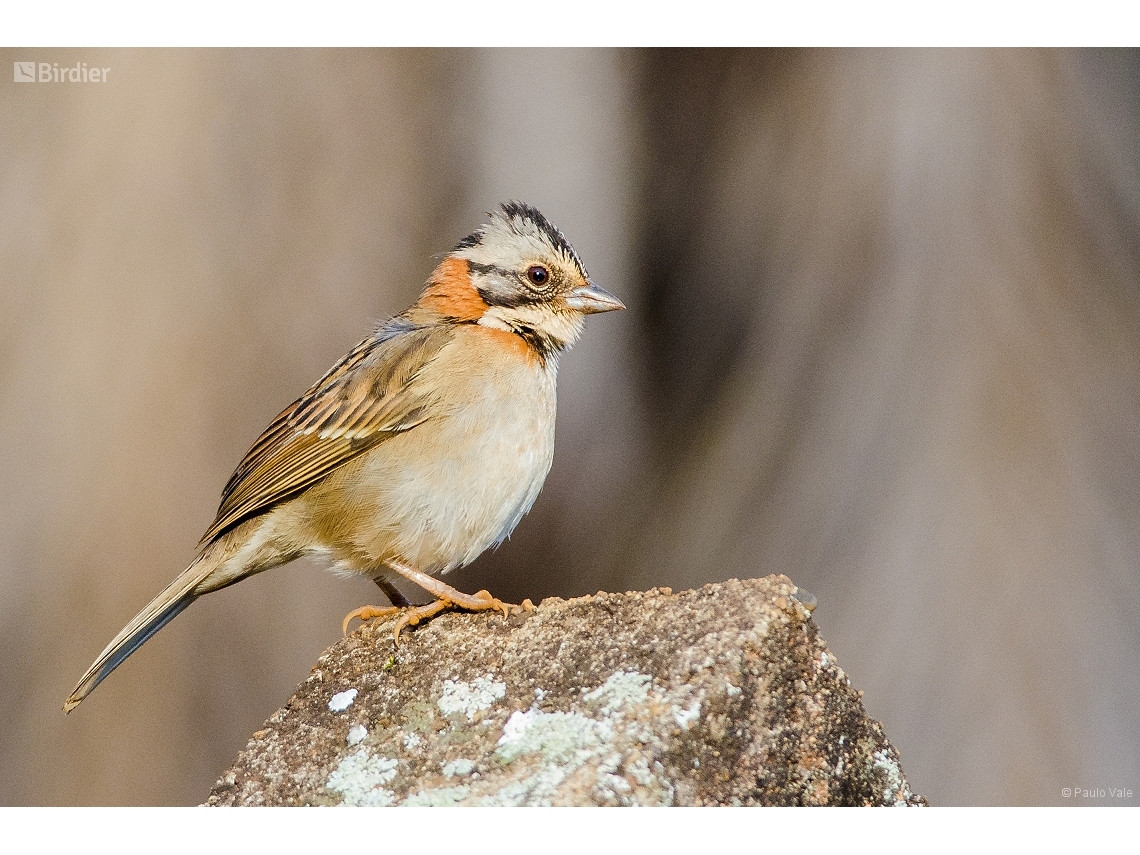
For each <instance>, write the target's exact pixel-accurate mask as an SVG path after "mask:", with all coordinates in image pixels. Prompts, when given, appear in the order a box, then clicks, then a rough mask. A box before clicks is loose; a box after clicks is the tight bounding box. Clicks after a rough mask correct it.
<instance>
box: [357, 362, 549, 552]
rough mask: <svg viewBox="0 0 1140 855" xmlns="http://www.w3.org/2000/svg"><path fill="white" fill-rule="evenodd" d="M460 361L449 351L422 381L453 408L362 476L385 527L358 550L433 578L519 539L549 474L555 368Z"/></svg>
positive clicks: (397, 442)
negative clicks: (517, 531)
mask: <svg viewBox="0 0 1140 855" xmlns="http://www.w3.org/2000/svg"><path fill="white" fill-rule="evenodd" d="M469 351H470V349H469ZM465 355H466V356H467V358H468V359H470V358H471V355H472V354H471V353H470V352H468V353H467V354H465ZM452 356H453V355H451V354H448V353H447V352H446V351H445V352H444V353H441V354H440V357H439V358H437V359H436V360H435V361H434V362H433V363H432V364H431V365H430V366H429V370H430V372H431V374H430V376H425V377H424V380H429V381H431V382H433V383H434V382H438V383H439V384H440V385H441V386H444V387H446V388H447V390H448V395H447V399H448V401H449V402H451V405H450V407H449V408H448V410H446V411H445V412H444V413H443V414H441V415H440V416H438V417H432V418H429V419H428V420H427V421H425V422H424V423H423V424H421V425H419V426H417V427H415V428H413V429H412V430H410V431H408V432H407V433H405V434H401V435H399V436H396V437H393V438H392V439H390V440H387V441H386V442H384V443H382V444H381V445H380V446H378V447H377V449H376V451H375V452H374V453H371V454H369V455H366V462H365V465H364V467H363V468H362V469H361V470H360V472H359V475H358V479H359V480H358V482H357V483H358V484H362V485H368V493H370V494H371V498H372V501H373V502H374V503H375V504H374V508H372V509H370V510H371V512H372V513H374V514H375V515H376V516H375V517H373V518H374V519H377V520H378V521H380V522H382V523H383V525H382V526H381V529H380V530H379V531H374V532H373V533H372V534H371V535H370V536H369V539H368V541H367V542H363V543H361V542H358V543H357V544H355V546H356V548H357V549H361V548H362V549H363V551H365V552H366V553H367V555H368V556H369V557H370V558H371V559H373V560H376V561H383V560H385V559H391V558H395V559H397V560H402V561H403V562H405V563H407V564H408V565H410V566H412V567H414V568H416V569H418V570H421V571H423V572H426V573H446V572H447V571H448V570H453V569H455V568H456V567H461V566H463V565H465V564H468V563H470V562H471V561H474V560H475V559H476V558H477V557H478V556H479V555H480V554H481V553H482V552H484V551H485V550H486V549H488V548H489V547H491V546H495V545H497V544H499V543H500V542H502V541H503V540H504V539H505V538H506V537H507V535H509V534H510V533H511V531H512V530H513V529H514V527H515V526H516V525H517V524H518V522H519V520H520V519H522V517H523V515H524V514H525V513H526V512H527V511H528V510H530V507H531V505H532V504H534V500H535V499H536V498H537V497H538V493H539V490H541V489H542V484H543V481H545V480H546V474H547V472H549V471H550V464H551V462H552V460H553V459H554V421H555V407H556V396H555V371H556V369H555V365H554V364H553V363H551V364H550V365H548V366H546V367H539V366H537V365H535V364H534V363H528V362H526V361H524V360H520V359H518V358H517V356H512V357H511V358H509V359H504V358H502V357H501V356H498V357H496V355H495V354H494V353H492V355H491V358H490V359H488V360H486V361H485V362H484V363H483V364H482V365H480V366H478V368H477V369H474V370H473V368H472V366H471V365H470V364H465V365H462V366H460V365H459V363H458V362H457V360H456V359H455V358H449V357H452ZM460 368H461V370H459V369H460ZM425 375H426V372H425ZM457 376H461V377H463V378H465V379H464V382H463V383H461V384H460V383H456V382H455V380H454V378H455V377H457Z"/></svg>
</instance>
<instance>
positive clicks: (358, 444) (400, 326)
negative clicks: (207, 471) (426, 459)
mask: <svg viewBox="0 0 1140 855" xmlns="http://www.w3.org/2000/svg"><path fill="white" fill-rule="evenodd" d="M453 334H454V331H453V330H452V329H450V327H448V326H427V327H416V326H413V325H411V324H410V323H408V322H406V321H404V320H403V319H402V318H395V319H393V320H392V321H389V322H388V324H386V325H385V326H384V327H383V328H382V329H381V330H380V331H379V332H378V333H377V334H376V335H374V336H371V337H369V338H367V339H365V340H364V341H362V342H361V343H360V344H358V345H357V346H356V347H354V348H353V349H352V351H351V352H349V353H348V355H347V356H345V357H344V358H343V359H341V360H340V362H338V363H337V364H336V365H334V366H333V367H332V368H331V369H330V370H329V372H328V373H327V374H325V376H324V377H322V378H321V379H320V380H318V381H317V382H316V383H315V384H313V386H312V388H310V389H309V391H307V392H306V393H305V394H304V395H302V396H301V397H300V398H299V399H298V400H296V401H294V402H293V403H292V404H290V405H289V406H288V407H286V408H285V410H283V411H282V412H281V414H280V415H279V416H277V418H275V419H274V420H273V423H272V424H270V425H269V427H268V428H266V429H265V431H264V432H263V433H262V434H261V436H260V437H258V439H257V442H255V443H254V444H253V447H252V448H251V449H250V450H249V451H248V452H246V455H245V457H244V458H243V459H242V461H241V463H240V464H239V465H238V468H237V469H236V470H235V471H234V474H233V475H231V476H230V480H229V482H228V483H227V484H226V487H225V489H224V490H223V491H222V502H221V505H220V506H219V508H218V515H217V517H216V518H215V519H214V522H213V524H212V525H211V526H210V528H209V529H208V530H207V531H206V533H205V534H204V535H202V540H201V543H200V544H199V545H202V544H205V543H208V542H209V541H211V540H214V539H215V538H216V537H218V536H219V535H221V534H222V533H223V532H225V531H227V530H228V529H230V528H232V527H233V526H235V525H237V524H238V523H239V522H241V521H242V520H244V519H247V518H248V517H250V516H252V515H254V514H256V513H259V512H261V511H264V510H265V509H267V508H268V507H269V506H270V505H273V504H275V503H277V502H280V501H282V500H283V499H286V498H288V497H290V496H292V495H295V494H296V493H298V492H299V491H301V490H303V489H305V488H306V487H308V486H309V485H311V484H313V483H314V482H316V481H318V480H320V479H321V478H323V477H324V476H325V475H327V474H328V473H329V472H331V471H332V470H334V469H336V468H337V467H338V466H341V465H343V464H345V463H347V462H348V461H349V460H351V459H352V458H354V457H356V456H357V455H359V454H362V453H364V452H365V451H367V450H368V449H370V448H372V447H373V446H374V445H376V444H377V443H379V442H383V441H384V440H385V439H388V438H389V437H391V436H394V435H395V434H397V433H400V432H402V431H406V430H409V429H411V428H413V427H415V426H416V425H418V424H420V423H421V422H423V421H424V420H426V419H427V418H429V417H430V416H431V413H432V411H433V410H434V409H436V408H437V406H438V401H437V400H436V399H435V398H434V396H433V395H432V394H431V393H430V392H429V391H427V390H417V388H416V386H415V384H413V383H412V382H411V381H412V380H413V378H414V377H415V376H416V375H417V374H418V373H419V371H420V370H421V369H422V368H423V367H424V366H425V365H426V364H427V363H428V362H430V361H431V360H432V359H433V358H434V357H435V355H436V354H437V353H439V351H440V349H441V348H442V347H443V346H444V345H445V344H447V342H448V341H450V339H451V337H452V335H453Z"/></svg>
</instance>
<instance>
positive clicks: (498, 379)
mask: <svg viewBox="0 0 1140 855" xmlns="http://www.w3.org/2000/svg"><path fill="white" fill-rule="evenodd" d="M488 216H489V217H490V221H489V222H488V223H487V224H486V225H484V226H482V227H480V228H479V229H477V230H476V231H475V232H474V233H472V234H471V235H469V236H468V237H465V238H464V239H463V240H461V241H460V242H459V243H458V244H457V245H456V247H455V249H453V250H452V251H451V252H450V253H448V254H447V255H446V256H445V257H444V258H443V260H442V261H441V262H440V264H439V266H437V267H436V268H435V270H434V271H433V272H432V274H431V276H430V277H429V278H428V281H427V284H426V285H425V287H424V289H423V291H422V293H421V294H420V296H419V299H418V300H417V301H416V302H415V304H414V305H413V306H412V307H411V308H409V309H408V310H407V311H405V312H404V313H403V314H401V315H397V316H396V317H394V318H392V319H391V320H389V321H387V322H385V323H382V324H381V325H380V326H379V327H378V328H377V329H376V331H375V332H374V333H372V335H370V336H368V338H366V339H364V341H362V342H360V344H358V345H356V347H354V348H353V349H352V350H351V351H349V353H348V354H347V355H346V356H345V357H343V358H342V359H341V360H340V361H339V362H337V363H336V364H335V365H334V366H333V367H332V368H331V369H330V370H329V371H328V373H326V374H325V375H324V376H323V377H322V378H321V379H320V380H318V381H317V382H316V383H314V384H313V385H312V387H310V388H309V390H308V391H307V392H305V394H304V395H302V396H301V397H300V398H298V399H297V400H296V401H294V402H293V403H292V404H290V405H289V406H288V407H286V408H285V409H284V410H283V411H282V412H281V414H280V415H279V416H277V418H275V419H274V420H273V422H272V423H271V424H270V425H269V427H268V428H266V429H265V431H264V432H263V433H262V434H261V436H260V437H258V439H257V441H256V442H255V443H254V444H253V447H252V448H250V450H249V451H248V452H247V453H246V455H245V457H244V458H243V459H242V461H241V463H240V464H238V467H237V469H236V470H235V471H234V473H233V475H232V476H231V477H230V480H229V482H228V483H227V484H226V486H225V489H224V490H223V491H222V500H221V505H220V506H219V508H218V513H217V517H216V518H215V519H214V522H213V523H212V524H211V525H210V527H209V528H208V529H207V530H206V533H205V534H204V535H203V536H202V539H201V541H200V542H199V544H198V553H197V557H196V558H195V559H194V561H193V562H192V563H191V564H190V566H189V567H187V568H186V570H184V571H183V572H182V573H181V575H179V576H178V577H177V578H176V579H175V580H174V581H173V582H171V583H170V584H169V585H168V586H167V587H166V588H165V589H164V590H163V591H162V592H161V593H160V594H158V596H156V597H155V598H154V599H153V600H151V602H150V603H149V604H148V605H147V606H146V607H145V608H144V609H143V610H142V611H141V612H139V613H138V615H136V616H135V618H134V619H133V620H132V621H131V622H130V623H128V624H127V625H126V626H125V627H123V629H122V631H120V632H119V634H118V635H116V636H115V638H114V639H112V641H111V643H110V644H108V645H107V647H106V649H105V650H104V651H103V652H102V653H100V654H99V657H98V658H97V659H96V660H95V662H94V663H92V665H91V667H90V668H88V669H87V672H86V673H85V674H84V675H83V678H82V679H81V680H80V681H79V683H78V684H77V685H76V687H75V690H74V691H73V692H72V693H71V695H70V696H69V697H68V698H67V700H66V701H65V702H64V705H63V709H64V711H65V712H71V710H73V709H75V707H77V706H78V705H79V704H80V703H81V702H82V701H83V699H84V698H86V697H87V696H88V695H89V694H90V693H91V692H92V691H93V690H94V689H95V687H96V686H98V685H99V683H101V682H102V681H103V680H104V679H105V678H106V677H107V675H109V674H110V673H111V672H112V671H114V670H115V668H117V667H118V666H119V665H120V664H122V662H123V661H124V660H125V659H126V658H127V657H128V656H130V655H131V654H132V653H133V652H134V651H135V650H137V649H138V648H139V647H140V646H141V645H142V644H143V643H144V642H145V641H146V640H147V639H149V638H150V637H151V636H152V635H154V634H155V633H156V632H158V631H159V630H160V629H162V627H164V626H165V625H166V624H167V623H169V622H170V621H171V620H173V619H174V617H176V616H177V615H178V614H179V613H180V612H182V610H183V609H185V608H186V607H187V606H189V605H190V604H191V603H192V602H194V600H196V599H198V597H201V596H202V595H204V594H208V593H211V592H212V591H218V590H221V589H222V588H225V587H227V586H229V585H232V584H234V583H235V582H239V581H241V580H242V579H244V578H246V577H247V576H252V575H253V574H255V573H261V572H263V571H265V570H270V569H272V568H274V567H278V566H280V565H282V564H286V563H288V562H290V561H293V560H294V559H296V558H300V557H301V556H304V555H314V556H319V557H323V558H325V559H327V560H328V562H329V563H330V564H331V565H332V567H333V568H334V569H337V570H340V571H347V572H349V573H359V574H362V575H365V576H368V577H370V578H371V579H373V580H374V581H375V582H376V583H377V584H378V585H379V586H380V589H381V590H382V591H383V592H384V593H385V594H386V596H387V597H388V599H389V601H390V603H391V605H390V606H387V607H377V606H364V607H362V608H360V609H357V610H355V611H353V612H351V613H350V614H349V615H348V616H347V617H346V618H345V621H344V628H345V629H347V626H348V623H349V621H350V620H352V619H353V618H357V617H358V618H361V619H369V618H373V617H378V616H385V615H390V614H394V613H397V612H402V614H401V616H400V618H399V620H398V621H397V622H396V628H395V640H396V643H397V644H399V640H400V631H401V630H402V629H403V628H404V627H406V626H410V625H415V624H417V623H419V622H420V621H423V620H427V619H429V618H431V617H432V616H433V615H435V614H438V613H439V612H441V611H443V610H444V609H447V608H450V607H459V608H462V609H467V610H471V611H481V610H488V609H495V610H499V611H501V612H503V613H504V614H508V613H509V612H510V611H511V610H514V609H518V608H519V607H518V606H511V605H510V604H505V603H503V602H501V601H500V600H498V599H496V598H495V597H493V596H491V594H490V593H488V592H487V591H479V592H478V593H476V594H464V593H462V592H460V591H458V590H456V589H455V588H453V587H451V586H450V585H447V584H446V583H444V582H443V581H441V580H440V579H439V578H437V577H439V576H442V575H443V574H445V573H447V572H449V571H451V570H454V569H456V568H457V567H463V566H465V565H467V564H470V563H471V562H472V561H474V560H475V559H476V558H477V557H478V556H479V555H480V554H481V553H483V552H484V551H485V550H486V549H488V548H490V547H493V546H497V545H498V544H500V543H502V541H503V540H505V539H506V538H507V536H508V535H510V533H511V532H512V531H513V530H514V528H515V526H516V525H518V523H519V520H521V519H522V517H523V515H524V514H526V512H527V511H528V510H530V507H531V505H532V504H534V500H535V499H536V498H537V496H538V493H539V490H540V489H541V488H542V484H543V481H545V479H546V474H547V472H549V471H550V464H551V462H552V460H553V457H554V415H555V380H556V375H557V372H558V357H559V354H561V353H562V352H563V351H564V350H566V349H567V348H568V347H570V345H572V344H573V343H574V342H575V341H576V340H577V338H578V336H579V335H580V333H581V331H582V326H583V321H584V319H585V316H586V315H588V314H591V313H595V312H608V311H612V310H614V309H623V308H625V306H624V305H623V304H622V302H621V301H620V300H619V299H618V298H617V297H615V296H614V295H612V294H610V293H609V292H607V291H605V290H603V289H602V288H600V287H598V286H597V285H595V284H594V283H593V282H592V281H591V280H590V277H589V275H588V274H587V273H586V268H585V267H584V266H583V264H582V260H581V259H580V258H579V257H578V254H577V252H575V251H574V248H573V247H572V246H571V245H570V244H569V242H567V240H566V238H565V237H563V235H562V232H560V231H559V230H558V229H557V228H555V227H554V226H553V225H551V223H550V221H549V220H547V219H546V217H544V216H543V215H542V214H541V213H540V212H539V211H538V210H537V209H536V208H533V207H531V206H530V205H527V204H524V203H521V202H507V203H505V204H503V205H502V206H501V209H500V210H499V211H495V212H493V213H491V214H489V215H488ZM400 578H403V579H406V580H408V581H410V582H412V583H414V584H415V585H417V586H419V587H420V588H422V589H424V590H425V591H427V592H428V593H430V594H431V595H432V596H433V597H434V598H435V599H434V600H433V601H432V602H430V603H428V604H427V605H421V606H413V605H411V604H410V603H409V602H408V600H407V599H406V598H405V597H404V596H403V595H402V594H401V593H400V591H399V590H398V589H397V588H396V587H395V585H394V581H395V580H397V579H400ZM527 604H529V601H528V603H526V604H524V605H527Z"/></svg>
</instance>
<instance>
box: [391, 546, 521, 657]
mask: <svg viewBox="0 0 1140 855" xmlns="http://www.w3.org/2000/svg"><path fill="white" fill-rule="evenodd" d="M388 566H389V567H391V568H392V569H393V570H395V571H396V572H397V573H399V574H400V575H401V576H403V577H404V578H405V579H407V580H408V581H409V582H414V583H415V584H417V585H419V586H420V587H421V588H423V589H424V590H425V591H427V592H428V593H429V594H431V595H432V596H433V597H435V602H434V603H428V604H427V605H426V606H416V607H415V608H413V609H411V610H409V611H407V612H405V613H404V614H403V615H401V616H400V619H399V620H398V621H396V631H395V637H396V644H397V645H399V643H400V630H402V629H403V628H404V627H405V626H415V625H416V624H417V623H419V622H420V621H421V620H426V619H427V618H430V617H433V616H435V615H437V614H439V613H440V612H441V611H443V610H444V609H446V608H448V607H449V606H459V608H461V609H466V610H467V611H470V612H482V611H487V610H488V609H495V610H497V611H501V612H502V613H503V616H504V617H506V616H509V615H510V614H512V613H514V614H517V613H518V612H520V611H522V610H523V609H526V610H527V611H533V610H534V605H533V604H532V603H531V601H530V600H525V601H524V602H523V604H522V605H521V606H516V605H513V604H511V603H504V602H503V601H502V600H499V599H497V598H496V597H492V596H491V594H490V592H488V591H479V592H478V593H475V594H465V593H463V592H462V591H457V590H456V589H455V588H453V587H451V586H450V585H448V584H447V583H446V582H441V581H440V580H439V579H436V578H435V577H434V576H429V575H428V574H427V573H421V572H420V571H419V570H415V569H413V568H411V567H408V566H407V565H405V564H400V563H398V562H395V561H389V562H388Z"/></svg>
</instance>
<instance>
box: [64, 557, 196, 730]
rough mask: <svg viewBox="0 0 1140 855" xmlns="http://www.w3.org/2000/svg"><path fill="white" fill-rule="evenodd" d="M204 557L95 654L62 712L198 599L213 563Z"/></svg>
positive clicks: (90, 690)
mask: <svg viewBox="0 0 1140 855" xmlns="http://www.w3.org/2000/svg"><path fill="white" fill-rule="evenodd" d="M204 558H205V555H201V556H199V557H198V559H197V560H196V561H195V562H194V563H193V564H191V565H190V566H189V567H187V568H186V569H185V570H184V571H183V572H182V573H181V574H180V575H179V576H178V578H177V579H175V580H174V581H173V582H171V583H170V584H169V585H167V586H166V588H165V589H163V591H162V593H160V594H159V595H158V596H157V597H155V598H154V599H153V600H151V601H150V603H148V604H147V607H146V608H145V609H143V610H142V611H141V612H139V613H138V614H137V615H135V618H134V620H132V621H131V622H130V623H128V624H127V625H126V626H124V627H123V628H122V630H121V631H120V632H119V634H118V635H116V636H115V637H114V638H113V639H112V640H111V643H110V644H108V645H107V647H106V649H105V650H104V651H103V652H102V653H100V654H99V658H98V659H96V660H95V661H94V662H93V663H91V667H90V668H88V669H87V673H85V674H84V675H83V678H82V679H81V680H80V681H79V683H78V684H77V685H76V687H75V690H74V691H73V692H72V693H71V695H70V697H68V699H67V700H66V701H64V703H63V711H64V712H65V713H69V712H71V711H72V710H73V709H75V708H76V707H77V706H79V704H80V702H82V700H83V699H84V698H86V697H87V696H88V695H89V694H91V693H92V692H93V691H95V687H96V686H98V685H99V684H100V683H102V682H103V680H105V679H106V678H107V675H108V674H110V673H111V672H112V671H114V670H115V669H116V668H118V667H119V665H121V664H122V663H123V660H125V659H126V658H127V657H128V656H130V655H131V654H132V653H134V652H135V651H136V650H138V649H139V647H141V646H142V645H143V643H144V642H145V641H146V640H147V639H148V638H150V637H151V636H152V635H154V634H155V633H156V632H158V631H159V630H160V629H162V628H163V627H164V626H166V625H167V624H168V623H170V622H171V621H172V620H174V618H175V617H176V616H177V615H178V614H179V613H180V612H181V611H182V610H183V609H185V608H186V607H187V606H188V605H190V604H191V603H192V602H194V600H196V599H198V596H199V594H200V593H204V592H197V593H196V592H195V589H196V588H197V587H198V585H199V584H201V582H202V581H203V580H204V579H205V578H206V577H207V576H208V575H209V574H210V572H211V571H212V570H213V569H214V567H213V562H211V561H208V560H203V559H204Z"/></svg>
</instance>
